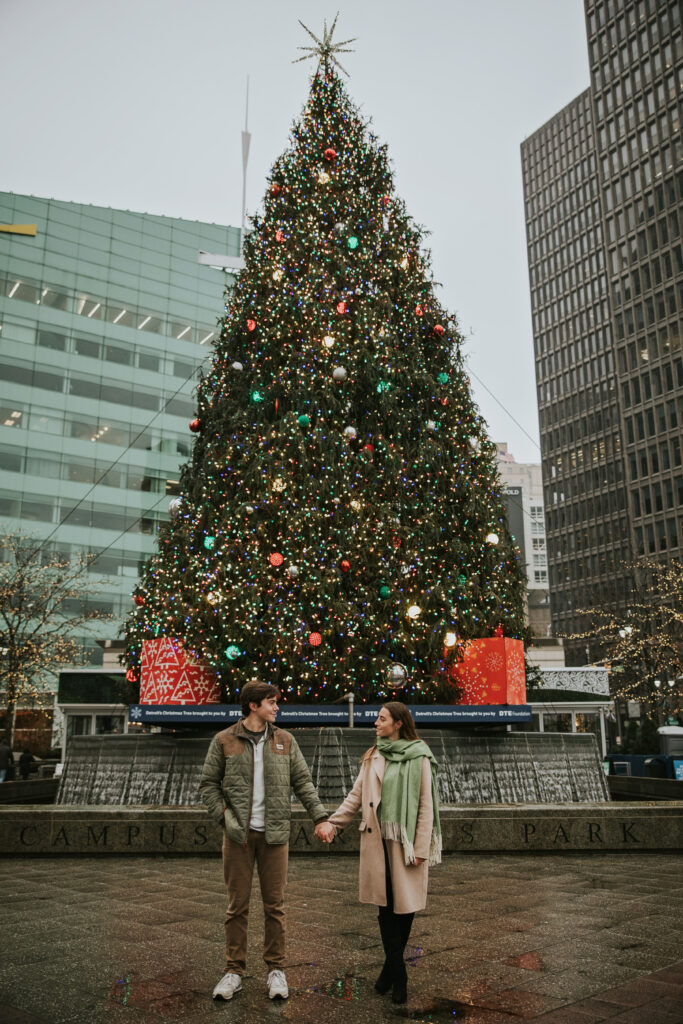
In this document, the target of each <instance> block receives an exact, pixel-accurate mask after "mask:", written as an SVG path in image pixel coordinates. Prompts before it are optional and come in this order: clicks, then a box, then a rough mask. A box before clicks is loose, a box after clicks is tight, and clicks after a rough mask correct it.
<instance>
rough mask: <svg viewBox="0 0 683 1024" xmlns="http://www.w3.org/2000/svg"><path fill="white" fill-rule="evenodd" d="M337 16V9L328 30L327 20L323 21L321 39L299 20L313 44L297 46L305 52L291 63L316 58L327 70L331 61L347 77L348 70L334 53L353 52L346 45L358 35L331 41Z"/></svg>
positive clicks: (352, 41)
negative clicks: (340, 40)
mask: <svg viewBox="0 0 683 1024" xmlns="http://www.w3.org/2000/svg"><path fill="white" fill-rule="evenodd" d="M338 17H339V11H337V13H336V14H335V16H334V21H333V22H332V26H331V28H330V30H329V32H328V30H327V20H325V21H324V22H323V37H322V39H318V37H317V36H316V35H315V33H313V32H311V30H310V28H307V26H306V25H304V23H303V21H299V24H300V25H301V27H302V29H303V30H304V32H308V34H309V36H310V37H311V39H312V40H313V42H314V43H315V46H297V50H304V51H305V54H304V56H303V57H297V59H296V60H293V61H292V64H299V63H300V61H302V60H315V59H317V60H318V61H322V62H323V64H324V65H325V71H328V70H329V65H330V63H332V64H336V65H337V67H338V68H339V69H340V71H343V72H344V74H345V75H346V77H347V78H348V77H349V73H348V71H347V70H346V68H344V67H342V65H341V64H340V63H339V61H338V60H337V58H336V57H335V53H353V50H349V49H347V48H346V47H348V44H349V43H355V41H356V39H357V38H358V37H357V36H354V38H353V39H344V40H342V42H340V43H333V42H332V36H333V35H334V30H335V27H336V25H337V18H338Z"/></svg>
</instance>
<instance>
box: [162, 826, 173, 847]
mask: <svg viewBox="0 0 683 1024" xmlns="http://www.w3.org/2000/svg"><path fill="white" fill-rule="evenodd" d="M167 828H170V830H171V835H170V837H169V838H166V829H167ZM159 842H160V843H161V844H162V846H173V844H174V843H175V825H159Z"/></svg>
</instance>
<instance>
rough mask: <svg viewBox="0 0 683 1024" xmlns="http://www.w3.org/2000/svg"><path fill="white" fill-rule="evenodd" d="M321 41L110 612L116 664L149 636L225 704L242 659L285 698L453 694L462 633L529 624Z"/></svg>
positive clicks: (396, 209)
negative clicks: (115, 627) (196, 664)
mask: <svg viewBox="0 0 683 1024" xmlns="http://www.w3.org/2000/svg"><path fill="white" fill-rule="evenodd" d="M316 42H318V41H317V40H316ZM339 45H340V46H341V45H343V44H339ZM337 49H338V47H337V46H335V44H333V43H331V32H330V33H328V32H327V30H326V32H325V36H324V39H323V41H322V42H319V43H318V45H317V46H316V47H312V48H311V50H312V51H313V52H315V53H316V55H317V56H319V58H320V60H319V64H318V68H317V72H316V73H315V75H314V78H313V80H312V84H311V90H310V96H309V99H308V103H307V105H306V107H305V109H304V111H303V114H302V116H301V118H300V120H299V121H298V122H296V123H295V124H294V126H293V130H292V135H291V145H290V147H289V148H288V149H287V150H286V152H285V153H284V154H283V155H282V156H281V157H280V158H279V159H278V160H277V161H276V163H275V165H274V167H273V169H272V172H271V175H270V181H269V183H268V187H267V190H266V194H265V198H264V203H263V213H262V215H260V216H256V217H254V218H253V219H252V221H251V225H252V230H251V231H250V233H249V234H248V237H247V238H246V240H245V243H244V260H245V268H244V270H242V271H241V272H240V274H239V275H238V278H237V280H236V283H235V285H234V288H232V289H231V290H230V291H229V293H228V295H227V298H226V306H225V316H224V318H223V320H222V322H221V331H220V338H219V340H218V341H217V342H216V346H215V354H214V357H213V364H212V368H211V370H210V372H208V373H207V374H206V375H205V376H204V377H203V378H202V380H201V382H200V384H199V387H198V398H197V408H198V412H197V418H196V420H194V421H193V423H191V424H190V427H191V429H193V430H194V431H195V434H196V440H195V444H194V452H193V457H192V459H191V461H190V462H189V463H188V464H187V465H186V466H185V467H184V469H183V471H182V474H181V496H180V498H178V499H174V501H173V502H172V507H171V512H172V518H171V520H170V522H169V523H167V524H165V525H164V526H163V527H162V528H161V529H160V532H159V543H158V550H157V552H156V553H155V554H154V555H153V556H152V558H151V559H150V561H149V563H148V564H147V566H146V569H145V570H144V572H143V574H142V578H141V580H140V583H139V585H138V587H137V590H136V592H135V594H134V600H135V608H134V611H133V612H132V614H131V616H130V618H129V621H128V623H127V625H126V634H127V655H126V657H127V662H128V665H129V668H130V670H131V672H132V674H133V675H134V674H135V673H136V672H137V671H138V666H139V664H140V656H141V648H142V643H143V641H144V640H145V639H147V638H153V637H158V636H167V637H176V638H179V639H182V641H183V643H184V644H185V646H186V648H188V649H189V650H190V651H192V652H193V653H194V654H195V655H196V656H197V657H199V658H200V659H201V661H202V662H203V663H204V664H205V665H207V666H211V667H212V668H213V669H214V670H215V671H216V673H217V674H218V675H219V677H220V679H221V683H222V684H223V686H224V697H225V698H226V699H228V700H230V699H234V697H235V695H236V694H237V693H238V692H239V690H240V688H241V686H242V685H243V683H244V682H245V681H246V680H248V679H249V678H251V677H253V676H254V675H258V676H259V677H260V678H262V679H265V680H267V681H269V682H273V683H276V684H277V685H279V686H280V687H281V689H282V691H283V694H284V696H285V698H286V699H289V700H309V701H310V700H312V699H313V700H315V699H318V700H334V699H336V698H338V697H340V696H341V695H343V694H344V693H346V692H347V691H348V690H353V691H354V692H355V694H356V699H357V700H367V699H373V698H375V699H376V698H377V697H382V696H387V695H389V694H391V692H392V691H394V690H396V689H400V690H401V693H402V695H403V699H408V700H414V701H429V700H435V699H443V698H444V697H446V696H450V697H451V698H452V696H453V687H452V684H450V683H449V682H448V680H447V672H446V670H447V667H448V666H449V665H450V664H451V663H452V662H453V661H455V660H456V659H457V658H458V655H459V649H460V648H461V645H462V644H464V643H465V642H466V641H467V640H469V639H471V638H476V637H486V636H491V635H492V634H493V633H494V631H495V630H496V629H498V631H500V627H501V626H502V629H503V630H504V632H505V635H507V636H512V637H519V636H521V635H522V634H523V597H524V587H525V581H524V572H523V569H522V568H521V567H520V564H519V561H518V558H519V552H518V550H517V548H516V547H515V545H514V542H513V540H512V538H511V536H510V534H509V531H508V528H507V524H506V517H505V512H504V509H503V506H502V503H501V499H500V484H499V480H498V476H497V469H496V449H495V446H494V445H493V444H492V443H491V442H490V440H489V439H488V438H487V436H486V433H485V424H484V422H483V421H482V418H481V416H480V415H479V414H478V411H477V409H476V406H475V405H474V403H473V400H472V397H471V394H470V388H469V381H468V380H467V376H466V372H465V369H464V366H463V361H462V357H461V352H460V346H461V341H462V338H461V335H460V334H459V331H458V326H457V323H456V321H455V320H454V319H453V317H451V316H449V315H448V313H447V312H446V311H445V310H444V309H443V308H442V307H441V305H440V304H439V301H438V299H437V297H436V295H435V286H434V282H433V280H432V277H431V271H430V261H429V253H428V252H427V251H426V250H425V249H424V247H423V236H424V232H423V231H422V230H421V229H420V228H419V227H418V226H416V225H415V224H414V223H413V222H412V220H411V219H410V217H409V216H408V214H407V212H406V209H405V205H404V203H403V202H402V201H401V199H400V198H399V197H398V196H397V195H396V193H395V190H394V186H393V180H392V172H391V168H390V164H389V161H388V157H387V152H386V147H384V146H382V145H380V144H379V143H378V141H377V139H376V138H375V137H374V135H373V134H372V133H371V132H370V131H369V128H368V125H367V124H365V123H364V122H363V120H362V119H361V117H360V115H359V112H358V110H357V109H356V108H355V107H354V106H353V104H352V103H351V101H350V100H349V98H348V96H347V94H346V92H345V89H344V87H343V84H342V81H341V78H340V77H339V74H338V72H337V70H336V68H335V66H334V65H335V64H336V58H335V50H337Z"/></svg>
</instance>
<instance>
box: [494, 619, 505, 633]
mask: <svg viewBox="0 0 683 1024" xmlns="http://www.w3.org/2000/svg"><path fill="white" fill-rule="evenodd" d="M493 635H494V636H504V633H503V624H502V622H499V623H498V625H497V626H496V628H495V630H494V631H493Z"/></svg>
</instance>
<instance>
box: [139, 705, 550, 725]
mask: <svg viewBox="0 0 683 1024" xmlns="http://www.w3.org/2000/svg"><path fill="white" fill-rule="evenodd" d="M381 706H382V705H381V704H360V705H356V706H355V707H354V710H353V724H354V725H372V724H373V722H374V721H375V719H376V718H377V715H378V713H379V709H380V707H381ZM410 713H411V714H412V716H413V718H414V719H415V721H416V723H417V724H418V725H420V724H421V725H451V724H452V725H456V724H462V723H467V722H471V723H473V724H476V725H488V724H491V723H498V724H500V723H503V724H506V723H510V722H530V721H531V706H530V705H529V704H515V705H509V706H508V705H503V704H486V705H479V704H477V705H467V704H411V705H410ZM241 714H242V712H241V709H240V706H239V705H238V704H198V705H187V704H186V705H184V706H171V705H164V704H131V706H130V712H129V716H130V721H131V722H144V723H146V724H148V725H176V724H179V723H186V724H192V725H217V724H219V723H221V722H226V723H230V722H236V721H237V719H238V718H240V717H241ZM277 721H278V725H348V722H349V712H348V708H347V707H346V706H345V705H339V704H332V705H325V704H292V705H287V704H282V705H280V710H279V712H278V716H277Z"/></svg>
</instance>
